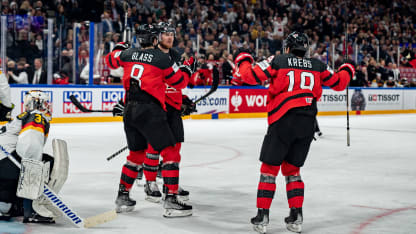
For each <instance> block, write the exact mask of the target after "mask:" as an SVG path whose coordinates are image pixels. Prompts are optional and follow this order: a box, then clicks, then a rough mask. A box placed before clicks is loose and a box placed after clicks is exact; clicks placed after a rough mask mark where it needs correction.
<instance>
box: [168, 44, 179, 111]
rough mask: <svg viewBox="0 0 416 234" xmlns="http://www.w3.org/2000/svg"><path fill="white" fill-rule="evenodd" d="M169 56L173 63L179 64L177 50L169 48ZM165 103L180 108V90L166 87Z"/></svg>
mask: <svg viewBox="0 0 416 234" xmlns="http://www.w3.org/2000/svg"><path fill="white" fill-rule="evenodd" d="M169 57H170V59H171V60H172V61H173V62H174V63H176V65H178V66H179V65H180V60H181V55H180V54H179V52H178V51H176V50H174V49H169ZM166 104H169V105H170V106H172V107H173V108H175V109H177V110H180V109H181V106H182V90H180V89H175V88H172V87H167V89H166Z"/></svg>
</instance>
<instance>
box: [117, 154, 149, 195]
mask: <svg viewBox="0 0 416 234" xmlns="http://www.w3.org/2000/svg"><path fill="white" fill-rule="evenodd" d="M144 155H145V152H144V151H143V150H139V151H130V154H129V156H127V162H126V163H125V164H124V166H123V169H122V170H121V178H120V184H123V185H124V186H125V187H126V190H127V191H130V189H131V187H132V186H133V183H134V180H135V179H136V177H137V174H138V173H139V168H140V167H141V165H142V163H143V160H144Z"/></svg>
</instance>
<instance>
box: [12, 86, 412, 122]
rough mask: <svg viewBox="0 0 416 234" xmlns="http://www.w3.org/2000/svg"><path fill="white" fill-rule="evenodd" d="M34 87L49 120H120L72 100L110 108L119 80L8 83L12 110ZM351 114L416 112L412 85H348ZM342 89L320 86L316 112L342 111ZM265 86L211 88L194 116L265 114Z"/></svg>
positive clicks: (119, 94) (193, 93)
mask: <svg viewBox="0 0 416 234" xmlns="http://www.w3.org/2000/svg"><path fill="white" fill-rule="evenodd" d="M32 89H39V90H43V91H46V92H48V93H49V96H50V102H51V105H52V111H53V122H103V121H105V122H107V121H120V120H121V118H120V117H117V118H115V117H112V114H111V113H98V112H95V113H83V112H81V111H79V110H78V108H76V107H75V105H74V104H72V103H71V101H70V99H69V96H71V95H74V96H75V97H77V99H78V100H79V101H80V103H81V104H82V105H83V106H85V107H86V108H88V109H93V110H112V108H113V106H114V105H115V104H116V103H117V102H118V100H119V99H121V98H123V96H124V89H123V88H122V87H121V86H115V85H114V86H111V85H108V86H98V85H97V86H84V85H64V86H62V85H49V86H41V85H36V86H25V85H14V86H12V87H11V94H12V102H13V103H14V104H15V105H16V108H15V109H14V110H13V113H12V115H13V116H16V115H17V114H18V113H20V112H21V111H22V110H23V97H24V94H25V93H26V92H27V91H29V90H32ZM208 90H209V87H196V88H194V89H188V90H186V91H185V93H186V94H187V95H188V96H189V97H190V98H191V99H192V100H196V99H197V98H199V97H201V96H202V95H204V94H205V93H207V92H208ZM348 101H349V105H350V107H349V108H350V110H352V111H351V112H350V114H386V113H416V89H415V88H359V89H357V88H350V90H349V94H348ZM346 102H347V94H346V91H343V92H335V91H333V90H330V89H324V90H323V92H322V96H321V98H320V100H318V109H319V115H340V114H345V112H346ZM266 103H267V89H266V88H263V87H219V88H218V89H217V91H216V92H215V93H213V94H212V95H211V96H209V97H208V98H206V99H205V100H203V101H201V102H199V103H198V104H197V110H198V113H197V114H195V115H192V116H191V117H186V118H193V119H216V118H252V117H254V118H258V117H266V116H267V113H266Z"/></svg>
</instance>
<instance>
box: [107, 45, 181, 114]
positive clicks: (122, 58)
mask: <svg viewBox="0 0 416 234" xmlns="http://www.w3.org/2000/svg"><path fill="white" fill-rule="evenodd" d="M106 63H107V65H108V66H109V67H110V68H111V69H116V68H118V67H123V68H124V74H123V86H124V88H125V89H126V91H129V89H130V81H131V79H134V80H136V81H137V82H138V83H139V85H140V89H141V90H142V91H145V92H146V93H148V94H150V95H152V96H153V97H155V98H156V99H157V100H158V101H159V102H160V104H161V105H162V107H163V109H165V110H166V104H165V101H166V94H165V91H166V86H167V85H169V86H170V87H173V88H175V89H183V88H185V87H186V85H187V84H188V80H189V75H188V74H187V73H185V72H182V71H181V70H180V69H179V66H178V65H177V64H175V63H174V62H173V61H172V60H171V59H170V58H169V55H168V54H165V53H163V52H162V51H160V50H159V49H154V48H152V49H137V48H130V49H127V50H123V51H121V50H115V51H112V52H111V53H109V54H108V55H107V56H106Z"/></svg>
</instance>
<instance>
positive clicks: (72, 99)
mask: <svg viewBox="0 0 416 234" xmlns="http://www.w3.org/2000/svg"><path fill="white" fill-rule="evenodd" d="M69 99H71V102H72V103H73V104H74V105H75V106H76V107H77V108H78V109H79V110H80V111H82V112H106V113H110V112H113V111H112V110H90V109H87V108H85V107H84V106H83V105H82V104H81V103H80V102H79V101H78V99H77V98H76V97H75V96H74V95H71V96H69Z"/></svg>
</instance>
